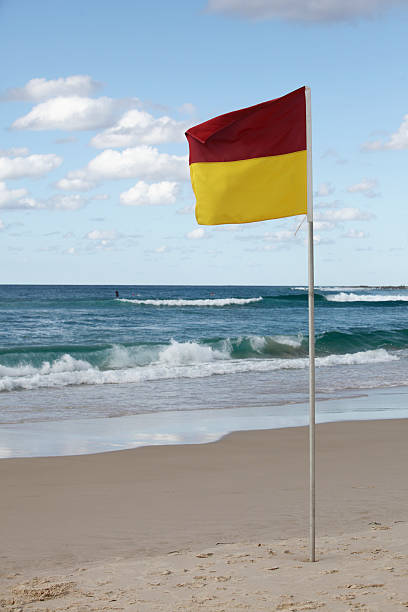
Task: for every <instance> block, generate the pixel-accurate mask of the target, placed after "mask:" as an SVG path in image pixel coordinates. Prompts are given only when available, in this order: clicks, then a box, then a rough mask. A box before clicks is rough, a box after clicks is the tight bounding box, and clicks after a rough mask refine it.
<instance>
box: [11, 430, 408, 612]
mask: <svg viewBox="0 0 408 612" xmlns="http://www.w3.org/2000/svg"><path fill="white" fill-rule="evenodd" d="M407 434H408V421H405V420H389V421H368V422H367V421H366V422H350V423H331V424H324V425H319V426H318V433H317V483H318V487H317V504H318V511H317V526H318V533H317V551H318V562H317V563H310V562H308V561H307V539H306V536H307V429H306V428H292V429H280V430H270V431H249V432H238V433H233V434H230V435H228V436H226V437H225V438H223V439H222V440H220V441H219V442H215V443H211V444H204V445H184V446H161V447H160V446H159V447H145V448H139V449H134V450H130V451H119V452H112V453H102V454H98V455H82V456H76V457H53V458H34V459H3V460H1V461H0V481H1V483H2V485H1V487H2V489H1V493H2V494H1V500H0V526H1V527H0V528H1V533H0V538H1V551H0V555H1V570H0V574H1V575H0V609H5V610H24V611H26V610H30V611H32V610H78V611H80V610H141V611H150V610H163V611H165V610H166V611H173V610H174V611H175V610H212V611H214V612H215V611H217V612H221V610H245V609H247V610H254V611H257V610H314V609H320V608H322V609H326V610H330V611H331V610H334V611H336V610H371V611H374V610H378V611H381V612H382V611H384V610H403V609H407V608H408V504H407V499H408V495H407V493H408V478H407V465H408V462H407V459H408V444H407V439H408V435H407Z"/></svg>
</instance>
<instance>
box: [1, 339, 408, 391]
mask: <svg viewBox="0 0 408 612" xmlns="http://www.w3.org/2000/svg"><path fill="white" fill-rule="evenodd" d="M279 345H280V346H281V347H283V351H287V352H288V354H290V351H292V352H295V353H296V351H299V350H301V349H302V345H303V339H302V338H301V337H299V338H297V339H296V338H291V337H282V336H277V337H275V338H272V337H265V338H263V337H256V336H255V337H250V338H245V339H235V340H230V339H227V340H223V341H218V342H216V343H214V344H213V345H209V344H201V343H198V342H192V341H191V342H176V341H175V340H172V341H171V342H170V344H168V345H161V346H158V347H147V349H146V350H142V349H141V348H140V347H124V346H112V347H110V349H108V350H107V351H105V354H104V359H103V361H101V363H100V364H99V365H95V364H92V363H90V362H89V361H87V360H85V359H83V358H82V359H76V358H75V357H73V356H72V355H69V354H64V355H62V356H61V357H59V358H58V359H54V360H53V361H44V362H42V363H41V364H40V365H39V366H37V367H35V366H33V365H27V364H21V365H18V366H13V367H9V366H0V391H14V390H24V389H39V388H46V387H49V388H52V387H64V386H68V385H105V384H120V383H141V382H145V381H153V380H161V379H174V378H203V377H207V376H213V375H221V374H236V373H241V372H273V371H276V370H302V369H304V368H306V367H307V366H308V363H309V360H308V358H307V357H299V356H298V357H275V356H272V357H271V356H270V355H271V354H272V355H273V354H274V352H276V350H277V347H278V346H279ZM239 346H241V348H240V349H239ZM136 348H137V349H138V350H135V349H136ZM238 350H241V353H240V355H241V358H235V357H234V353H235V354H236V352H237V351H238ZM146 351H147V353H146ZM245 351H248V352H249V351H252V353H251V357H249V358H248V357H243V355H244V354H245ZM147 354H148V355H149V356H147ZM254 354H258V358H257V357H256V356H254ZM398 359H399V357H398V356H397V355H395V354H391V353H389V352H388V351H387V350H385V349H383V348H380V349H375V350H366V351H359V352H355V353H346V354H337V355H336V354H330V355H326V356H321V357H317V359H316V366H317V367H333V366H339V365H358V364H367V363H381V362H389V361H396V360H398ZM149 360H150V361H149Z"/></svg>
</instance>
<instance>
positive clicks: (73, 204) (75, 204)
mask: <svg viewBox="0 0 408 612" xmlns="http://www.w3.org/2000/svg"><path fill="white" fill-rule="evenodd" d="M87 202H88V200H86V199H85V198H83V197H82V196H80V195H78V194H77V193H73V194H68V195H63V194H57V195H55V196H53V197H51V198H49V199H48V200H46V206H47V208H56V209H59V210H79V209H80V208H83V207H84V206H85V205H86V204H87Z"/></svg>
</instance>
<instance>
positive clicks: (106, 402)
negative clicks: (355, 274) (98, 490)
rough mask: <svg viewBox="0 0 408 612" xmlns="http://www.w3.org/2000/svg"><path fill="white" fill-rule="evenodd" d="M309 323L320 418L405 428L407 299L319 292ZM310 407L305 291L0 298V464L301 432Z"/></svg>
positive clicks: (28, 292)
mask: <svg viewBox="0 0 408 612" xmlns="http://www.w3.org/2000/svg"><path fill="white" fill-rule="evenodd" d="M116 292H117V293H118V296H117V295H116ZM315 325H316V389H317V400H318V414H321V417H319V418H320V420H342V419H345V418H350V419H353V418H354V419H355V418H393V417H396V416H408V412H407V411H406V407H405V406H406V405H407V403H406V399H407V398H408V395H407V393H408V371H407V365H408V288H406V287H398V288H397V287H317V288H316V290H315ZM375 390H377V391H378V393H379V394H380V395H378V393H377V394H375V393H374V391H375ZM393 394H394V397H395V394H397V395H398V396H399V401H398V402H397V404H395V402H389V401H386V399H385V398H387V397H388V398H389V397H390V396H391V395H393ZM307 398H308V294H307V287H304V286H286V287H270V286H266V287H257V286H174V285H172V286H152V285H149V286H133V285H132V286H130V285H129V286H116V287H115V286H111V285H109V286H95V285H92V286H84V285H81V286H75V285H67V286H65V285H1V286H0V457H19V456H39V455H63V454H80V453H91V452H99V451H106V450H115V449H118V448H131V447H134V446H140V445H143V444H173V443H190V442H209V441H212V440H214V439H217V437H220V436H221V435H223V434H225V433H228V431H233V430H235V429H252V428H253V429H256V428H263V427H284V426H291V425H299V424H305V423H306V422H307ZM381 398H382V399H381ZM387 406H388V407H387ZM387 410H388V412H387ZM325 415H326V416H325Z"/></svg>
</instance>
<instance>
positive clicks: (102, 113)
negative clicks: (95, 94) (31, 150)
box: [11, 96, 123, 132]
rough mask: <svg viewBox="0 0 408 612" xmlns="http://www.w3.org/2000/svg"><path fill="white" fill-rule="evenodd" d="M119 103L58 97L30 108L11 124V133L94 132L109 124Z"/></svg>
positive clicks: (107, 99) (106, 99) (116, 101)
mask: <svg viewBox="0 0 408 612" xmlns="http://www.w3.org/2000/svg"><path fill="white" fill-rule="evenodd" d="M121 106H123V103H122V102H121V101H118V100H112V98H84V97H80V96H68V97H66V96H59V97H58V98H51V99H50V100H47V101H46V102H41V104H37V105H36V106H34V107H33V108H32V109H31V111H30V112H29V113H27V115H24V116H23V117H19V118H18V119H16V120H15V121H14V123H13V124H12V126H11V127H12V128H13V129H15V130H35V131H41V130H64V131H68V132H71V131H76V130H95V129H98V128H104V127H107V126H109V125H111V124H112V123H113V122H114V121H115V119H116V114H117V112H118V111H119V108H120V107H121Z"/></svg>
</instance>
